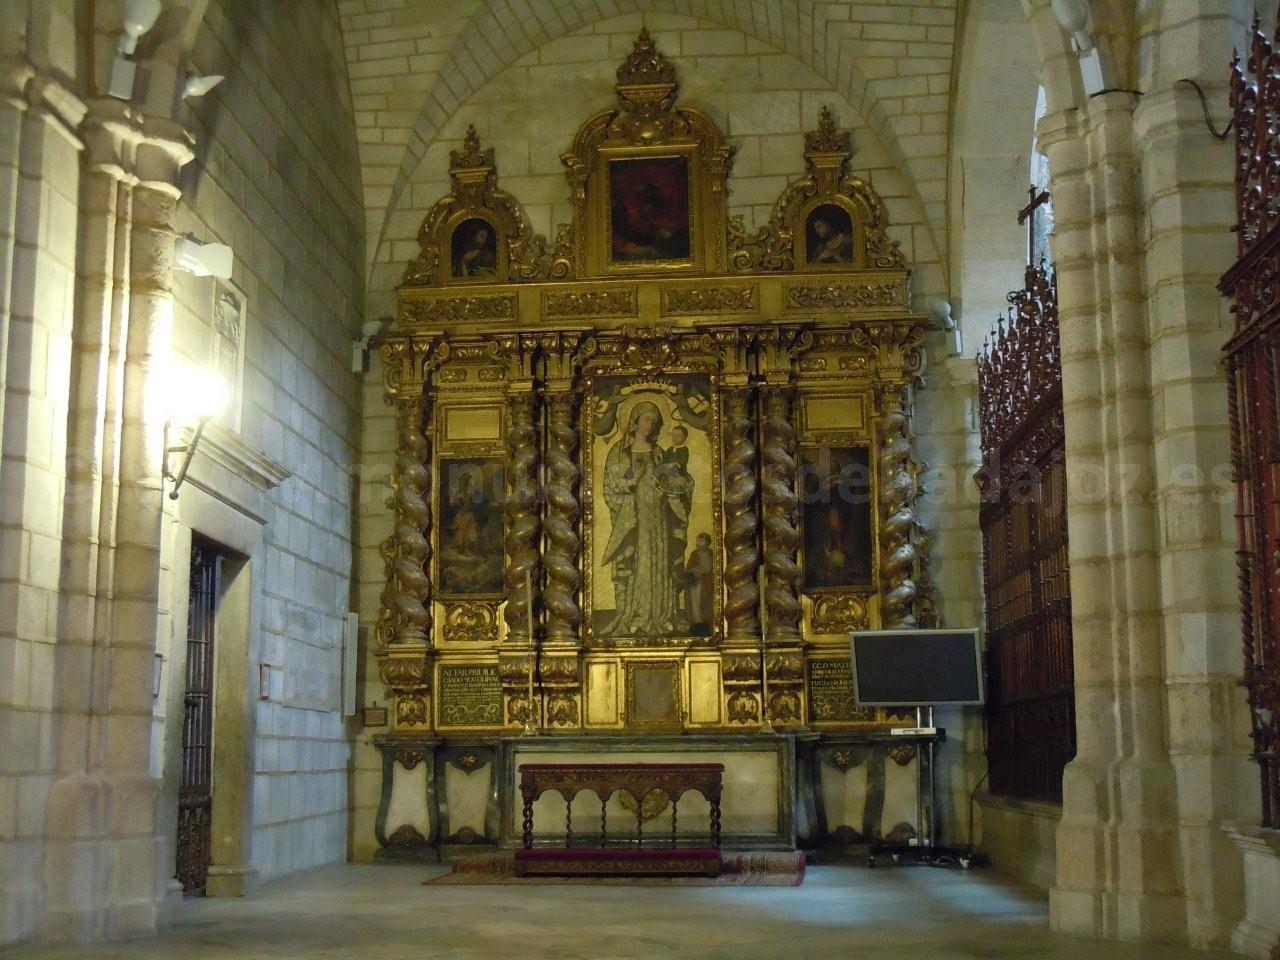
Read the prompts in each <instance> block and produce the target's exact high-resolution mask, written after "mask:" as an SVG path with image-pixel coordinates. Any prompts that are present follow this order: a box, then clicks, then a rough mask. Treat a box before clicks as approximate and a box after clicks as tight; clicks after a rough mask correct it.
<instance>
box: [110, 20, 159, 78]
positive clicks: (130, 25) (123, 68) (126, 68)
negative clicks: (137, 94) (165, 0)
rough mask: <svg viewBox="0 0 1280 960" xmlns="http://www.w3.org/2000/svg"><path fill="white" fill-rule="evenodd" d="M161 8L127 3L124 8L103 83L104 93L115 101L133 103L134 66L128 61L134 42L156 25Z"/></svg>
mask: <svg viewBox="0 0 1280 960" xmlns="http://www.w3.org/2000/svg"><path fill="white" fill-rule="evenodd" d="M161 7H162V5H161V3H160V0H128V2H127V3H126V4H125V7H124V22H123V23H122V24H121V31H120V39H119V40H118V41H116V58H115V60H113V61H112V62H111V76H110V77H109V78H108V80H107V93H108V94H110V95H111V96H113V97H115V98H116V99H117V100H132V99H133V86H134V80H135V79H137V75H138V64H137V61H135V60H132V59H130V58H131V57H132V56H133V53H134V51H135V50H137V49H138V40H139V39H141V37H142V35H143V34H144V33H146V32H147V31H148V30H150V29H151V28H152V27H154V26H155V25H156V20H158V19H159V17H160V10H161Z"/></svg>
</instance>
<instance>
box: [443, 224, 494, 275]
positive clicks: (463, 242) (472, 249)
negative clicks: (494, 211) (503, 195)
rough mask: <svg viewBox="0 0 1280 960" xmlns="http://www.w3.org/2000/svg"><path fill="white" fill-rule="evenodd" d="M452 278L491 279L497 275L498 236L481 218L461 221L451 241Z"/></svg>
mask: <svg viewBox="0 0 1280 960" xmlns="http://www.w3.org/2000/svg"><path fill="white" fill-rule="evenodd" d="M450 246H451V247H452V248H453V249H452V255H453V276H454V279H457V280H462V279H467V278H483V277H493V276H496V275H497V273H498V233H497V231H496V230H494V229H493V224H491V223H490V222H489V221H488V220H485V219H484V218H483V217H471V218H470V219H468V220H463V221H462V222H461V223H460V224H458V225H457V227H455V228H454V231H453V239H452V240H451V242H450Z"/></svg>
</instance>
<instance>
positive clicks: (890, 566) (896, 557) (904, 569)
mask: <svg viewBox="0 0 1280 960" xmlns="http://www.w3.org/2000/svg"><path fill="white" fill-rule="evenodd" d="M915 495H916V481H915V476H914V475H913V473H912V470H911V437H910V420H909V416H908V413H907V388H906V387H895V388H891V389H890V390H886V391H885V394H884V397H883V412H882V413H881V418H880V509H881V512H882V514H883V518H884V519H883V523H882V527H881V533H880V545H881V550H882V555H881V560H880V571H881V573H880V577H881V581H882V585H883V590H884V601H883V608H882V609H883V614H882V617H881V620H882V621H883V624H884V626H886V627H914V626H915V625H916V618H915V611H914V609H913V605H914V603H915V599H916V585H915V582H914V581H913V580H912V574H913V572H914V570H915V563H916V549H915V546H914V545H913V544H912V542H911V534H912V531H913V530H914V529H915V525H916V517H915Z"/></svg>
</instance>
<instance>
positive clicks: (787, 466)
mask: <svg viewBox="0 0 1280 960" xmlns="http://www.w3.org/2000/svg"><path fill="white" fill-rule="evenodd" d="M794 399H795V391H794V389H793V388H791V387H787V386H769V387H765V388H764V394H763V401H764V431H763V433H764V438H763V445H762V446H763V449H762V450H761V454H762V460H763V465H762V469H761V471H760V482H761V491H762V494H763V497H762V499H763V507H764V567H765V572H766V578H765V590H764V605H765V613H766V623H765V629H766V631H767V636H766V639H767V640H768V641H769V642H771V643H772V642H774V641H786V640H795V639H799V637H800V597H799V595H798V591H799V586H800V568H799V566H798V565H797V564H796V548H797V547H798V546H799V545H800V533H799V530H798V529H797V526H796V520H797V513H798V509H799V499H798V498H797V496H796V457H795V450H796V428H795V426H794V425H793V424H792V406H793V403H794Z"/></svg>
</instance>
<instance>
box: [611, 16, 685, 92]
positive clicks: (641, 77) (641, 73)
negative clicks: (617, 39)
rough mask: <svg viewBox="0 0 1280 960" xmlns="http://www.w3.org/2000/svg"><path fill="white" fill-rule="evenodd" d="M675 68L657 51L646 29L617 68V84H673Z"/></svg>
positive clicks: (642, 30)
mask: <svg viewBox="0 0 1280 960" xmlns="http://www.w3.org/2000/svg"><path fill="white" fill-rule="evenodd" d="M675 82H676V68H675V67H673V66H672V65H671V61H669V60H668V59H667V58H666V57H664V56H663V55H662V54H661V53H660V52H659V51H658V48H657V46H656V45H655V44H654V42H653V38H652V37H651V36H649V31H648V30H646V29H643V28H642V29H641V30H640V36H638V37H636V42H635V46H634V47H633V48H632V50H631V54H630V55H629V56H628V57H627V59H626V60H624V61H622V65H621V66H619V67H618V83H619V84H621V85H626V86H639V85H643V84H659V83H663V84H674V83H675Z"/></svg>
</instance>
